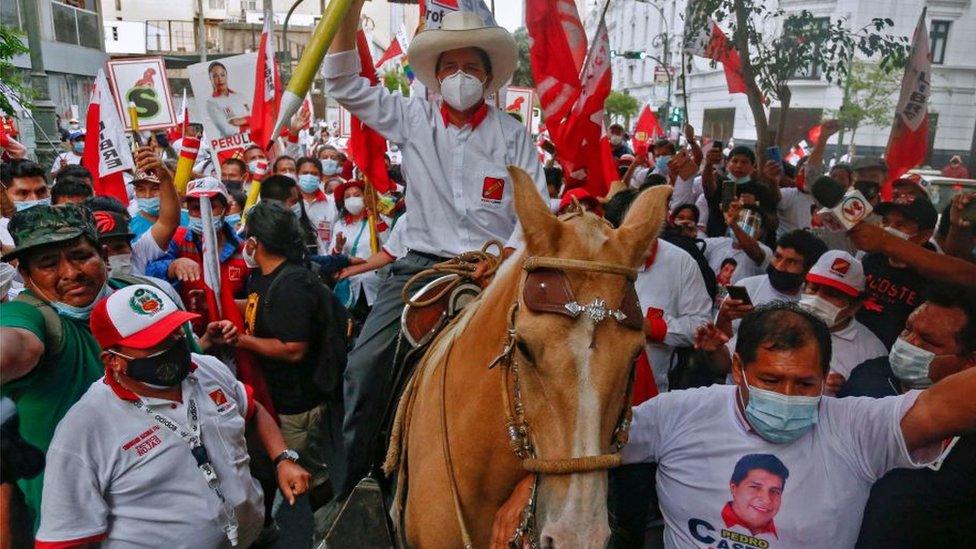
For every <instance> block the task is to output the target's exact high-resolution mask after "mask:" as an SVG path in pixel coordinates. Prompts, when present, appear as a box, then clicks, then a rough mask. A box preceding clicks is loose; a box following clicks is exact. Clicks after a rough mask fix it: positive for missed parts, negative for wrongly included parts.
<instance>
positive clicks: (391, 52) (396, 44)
mask: <svg viewBox="0 0 976 549" xmlns="http://www.w3.org/2000/svg"><path fill="white" fill-rule="evenodd" d="M404 51H405V50H404V49H403V46H402V45H401V44H400V39H399V37H398V36H394V37H393V41H392V42H390V46H389V47H388V48H386V51H385V52H383V55H381V56H380V58H379V59H378V60H377V61H376V64H375V65H373V66H374V68H377V69H378V68H380V67H382V66H383V63H386V62H387V61H389V60H391V59H396V58H397V57H401V56H402V55H403V52H404Z"/></svg>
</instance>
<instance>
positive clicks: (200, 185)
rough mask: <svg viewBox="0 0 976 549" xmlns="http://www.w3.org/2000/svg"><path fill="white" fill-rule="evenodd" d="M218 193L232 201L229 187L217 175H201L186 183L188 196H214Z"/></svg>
mask: <svg viewBox="0 0 976 549" xmlns="http://www.w3.org/2000/svg"><path fill="white" fill-rule="evenodd" d="M218 194H219V195H222V196H223V197H224V199H225V200H227V201H228V202H230V193H229V192H227V187H226V186H225V185H224V183H223V182H222V181H221V180H219V179H217V178H216V177H209V176H208V177H201V178H200V179H194V180H192V181H190V182H189V183H187V184H186V197H187V198H202V197H204V196H206V197H208V198H213V197H214V196H217V195H218Z"/></svg>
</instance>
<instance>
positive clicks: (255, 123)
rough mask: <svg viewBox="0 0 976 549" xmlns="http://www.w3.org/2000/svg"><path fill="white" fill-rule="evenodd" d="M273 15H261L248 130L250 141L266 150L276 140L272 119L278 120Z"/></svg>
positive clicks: (277, 78) (278, 81)
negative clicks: (262, 16) (262, 24)
mask: <svg viewBox="0 0 976 549" xmlns="http://www.w3.org/2000/svg"><path fill="white" fill-rule="evenodd" d="M274 53H275V48H274V14H273V13H271V12H270V11H266V12H264V28H263V29H262V30H261V43H260V45H259V46H258V63H257V69H256V70H255V73H254V99H253V102H252V103H251V118H250V121H249V124H248V126H249V128H250V131H251V142H253V143H256V144H257V145H258V146H260V147H264V148H267V147H269V146H270V145H271V141H272V140H273V139H274V138H275V137H276V136H273V135H271V132H273V131H274V125H275V120H276V119H277V118H278V105H279V104H280V102H281V76H280V75H279V74H278V64H277V63H276V62H275V55H274Z"/></svg>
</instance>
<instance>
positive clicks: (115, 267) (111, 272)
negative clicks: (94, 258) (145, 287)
mask: <svg viewBox="0 0 976 549" xmlns="http://www.w3.org/2000/svg"><path fill="white" fill-rule="evenodd" d="M130 274H132V254H116V255H110V256H108V276H125V275H130Z"/></svg>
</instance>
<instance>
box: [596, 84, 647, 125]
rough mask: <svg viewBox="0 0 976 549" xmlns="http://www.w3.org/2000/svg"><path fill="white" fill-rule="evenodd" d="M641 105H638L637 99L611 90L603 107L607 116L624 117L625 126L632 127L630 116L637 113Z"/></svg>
mask: <svg viewBox="0 0 976 549" xmlns="http://www.w3.org/2000/svg"><path fill="white" fill-rule="evenodd" d="M639 107H640V105H638V103H637V99H635V98H634V97H633V96H630V95H627V94H626V93H621V92H618V91H612V92H610V95H608V96H607V100H606V102H605V103H604V104H603V109H604V110H605V111H606V113H607V116H609V117H610V118H617V117H623V119H624V126H625V127H627V128H629V127H630V117H631V116H634V115H635V114H637V109H638V108H639Z"/></svg>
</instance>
